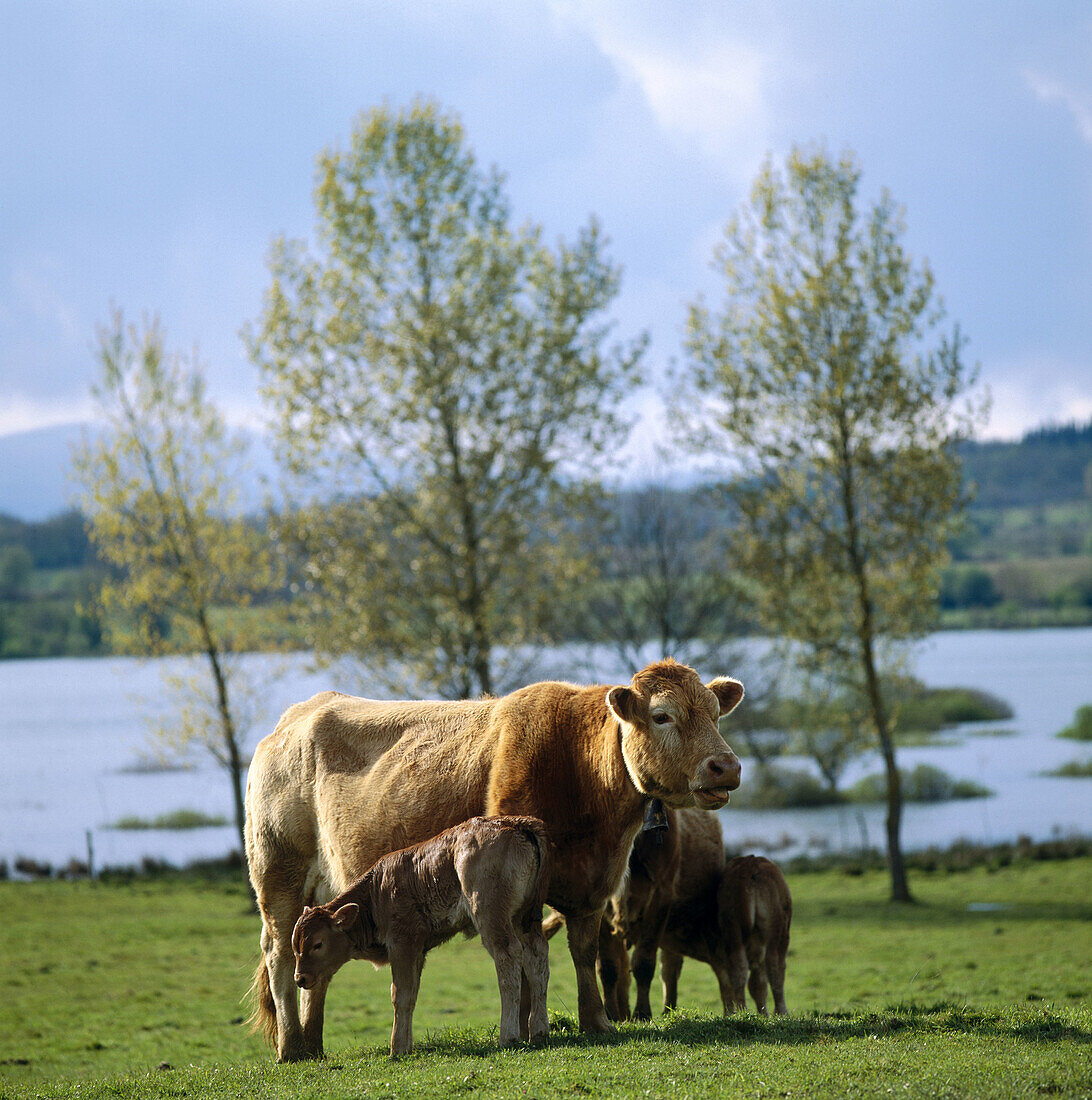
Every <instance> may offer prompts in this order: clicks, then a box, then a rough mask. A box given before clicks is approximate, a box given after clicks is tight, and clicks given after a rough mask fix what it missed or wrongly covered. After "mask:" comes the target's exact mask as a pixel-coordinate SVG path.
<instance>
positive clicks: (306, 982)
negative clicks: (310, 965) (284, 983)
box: [296, 974, 314, 989]
mask: <svg viewBox="0 0 1092 1100" xmlns="http://www.w3.org/2000/svg"><path fill="white" fill-rule="evenodd" d="M313 984H314V983H313V982H312V981H311V979H310V978H308V977H307V975H306V974H297V975H296V985H298V986H299V987H300V989H310V988H311V986H312V985H313Z"/></svg>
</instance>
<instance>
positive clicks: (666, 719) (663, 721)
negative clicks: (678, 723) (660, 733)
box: [652, 711, 675, 726]
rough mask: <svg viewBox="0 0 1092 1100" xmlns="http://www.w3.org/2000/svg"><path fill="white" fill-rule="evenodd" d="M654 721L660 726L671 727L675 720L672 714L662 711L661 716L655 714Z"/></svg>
mask: <svg viewBox="0 0 1092 1100" xmlns="http://www.w3.org/2000/svg"><path fill="white" fill-rule="evenodd" d="M652 721H653V722H655V723H656V725H658V726H670V725H671V723H672V722H674V721H675V719H674V718H672V717H671V715H670V714H666V713H665V712H663V711H661V712H660V713H659V714H654V715H653V716H652Z"/></svg>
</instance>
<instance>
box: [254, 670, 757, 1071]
mask: <svg viewBox="0 0 1092 1100" xmlns="http://www.w3.org/2000/svg"><path fill="white" fill-rule="evenodd" d="M742 697H743V685H742V684H740V683H739V681H738V680H732V679H729V678H727V677H721V678H718V679H715V680H712V681H710V683H709V684H703V683H702V681H701V680H700V679H699V677H698V675H697V673H696V672H694V670H693V669H690V668H687V667H686V666H685V665H680V664H677V663H676V662H674V661H670V660H668V661H660V662H657V663H656V664H653V665H649V666H648V667H647V668H645V669H642V670H641V671H640V672H638V673H636V674H635V675H634V677H633V679H632V681H631V682H630V684H629V685H628V686H615V687H609V686H606V685H601V686H595V687H577V686H575V685H573V684H565V683H542V684H532V685H530V686H529V687H526V688H522V689H520V690H519V691H515V692H512V694H510V695H506V696H503V697H502V698H499V699H478V700H473V701H466V702H379V701H376V700H372V699H357V698H352V697H350V696H346V695H339V694H337V693H336V692H326V693H324V694H321V695H316V696H315V697H314V698H313V699H310V700H308V701H307V702H305V703H299V704H297V705H296V706H293V707H290V708H289V709H288V710H287V711H286V712H285V713H284V715H283V716H282V717H281V720H280V722H279V723H278V724H277V728H276V729H275V730H274V731H273V733H271V734H270V735H269V736H268V737H266V738H264V739H263V740H262V741H261V742H260V743H259V744H258V747H257V749H256V750H255V753H254V759H253V762H252V763H251V766H250V773H249V777H248V780H247V796H246V806H247V816H246V841H247V843H246V849H247V862H248V864H249V868H250V881H251V883H252V884H253V886H254V892H255V894H256V896H257V899H258V905H259V908H260V909H261V913H262V939H261V946H262V957H261V960H260V962H259V965H258V969H257V971H256V972H255V975H254V984H253V987H252V988H253V994H254V1001H255V1013H254V1021H255V1024H256V1026H257V1027H259V1028H260V1029H261V1030H263V1031H264V1032H265V1034H266V1035H267V1036H268V1037H269V1039H270V1040H272V1041H273V1042H274V1043H275V1044H276V1047H277V1057H278V1059H279V1060H280V1061H294V1060H297V1059H300V1058H315V1057H321V1055H322V1021H323V1009H324V1003H325V994H326V986H325V985H324V984H322V983H319V984H317V985H316V986H314V987H313V988H311V989H308V990H304V991H303V993H302V994H299V996H298V1001H297V990H296V988H295V985H294V984H293V980H292V976H293V969H292V967H293V952H292V929H293V928H294V927H295V924H296V921H297V920H298V919H299V916H300V914H301V913H302V912H303V907H304V905H305V904H306V905H314V904H316V902H323V901H325V900H327V899H328V898H330V897H332V896H333V895H334V894H337V893H339V892H340V891H342V890H344V889H345V887H346V886H348V885H349V883H351V882H353V881H355V880H356V879H357V878H359V877H360V876H361V874H362V873H363V872H364V871H366V870H367V869H368V868H369V867H371V865H372V864H373V863H374V862H375V861H376V860H377V859H379V858H380V857H381V856H383V855H386V854H387V853H388V852H393V851H396V850H398V849H400V848H405V847H408V846H409V845H411V844H415V843H418V842H419V841H422V840H424V839H425V838H426V837H431V836H435V835H436V834H437V833H440V832H442V831H443V830H444V829H447V828H450V827H451V826H452V825H456V824H458V823H459V822H461V821H466V820H467V819H469V818H471V817H477V816H488V817H495V816H497V815H500V814H519V815H527V816H532V817H538V818H541V819H542V821H543V823H544V825H545V829H546V835H547V836H548V837H549V839H550V842H551V843H552V844H553V845H554V847H555V849H556V855H555V858H554V860H553V870H552V872H551V875H550V884H549V888H548V893H547V900H548V901H549V903H550V904H551V905H552V906H553V907H554V908H555V909H557V910H559V911H560V912H561V913H563V914H564V916H565V918H566V922H567V924H568V932H569V950H570V952H571V953H572V957H573V962H574V963H575V964H576V979H577V1007H578V1011H579V1016H580V1026H581V1028H582V1029H583V1030H585V1031H597V1030H606V1029H609V1027H610V1024H609V1022H608V1021H607V1018H606V1014H605V1013H604V1011H603V1001H602V999H601V997H600V994H599V988H598V984H597V982H596V978H595V963H596V954H597V944H598V938H599V927H600V919H601V917H602V915H603V910H604V907H605V906H606V903H607V900H608V899H609V898H610V897H611V896H612V895H613V894H614V893H616V892H617V890H618V887H619V883H620V882H621V880H622V877H623V874H624V872H625V869H626V860H627V859H628V857H629V851H630V848H631V847H632V845H633V838H634V837H635V836H636V834H637V830H638V829H639V828H640V825H641V816H642V813H643V809H644V806H645V804H646V803H647V802H648V800H649V799H650V798H653V797H656V798H660V799H662V800H663V801H664V802H665V803H666V804H667V805H670V806H679V807H681V806H694V805H697V806H699V807H701V808H702V809H704V810H713V809H717V808H719V807H721V806H723V805H725V803H726V802H727V801H728V795H729V791H732V790H735V789H736V787H738V786H739V780H740V765H739V760H738V758H737V757H736V755H735V753H733V752H732V751H731V749H729V748H728V746H727V745H726V744H725V743H724V741H723V739H722V738H721V736H720V733H719V732H718V722H719V720H720V719H721V718H723V717H724V716H725V715H726V714H728V713H729V712H730V711H731V710H732V709H733V708H734V707H735V706H736V704H737V703H738V702H739V701H740V699H741V698H742ZM301 1017H302V1019H301Z"/></svg>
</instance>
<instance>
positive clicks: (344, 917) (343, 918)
mask: <svg viewBox="0 0 1092 1100" xmlns="http://www.w3.org/2000/svg"><path fill="white" fill-rule="evenodd" d="M359 916H360V906H359V905H357V904H356V903H355V902H351V901H347V902H346V903H345V904H344V905H343V906H342V907H341V908H340V909H339V910H338V911H337V912H336V913H334V914H333V916H332V917H331V918H330V919H331V920H332V921H333V922H334V927H335V928H340V929H341V930H342V932H344V931H346V930H347V929H349V928H352V926H353V925H354V924H355V923H356V918H357V917H359Z"/></svg>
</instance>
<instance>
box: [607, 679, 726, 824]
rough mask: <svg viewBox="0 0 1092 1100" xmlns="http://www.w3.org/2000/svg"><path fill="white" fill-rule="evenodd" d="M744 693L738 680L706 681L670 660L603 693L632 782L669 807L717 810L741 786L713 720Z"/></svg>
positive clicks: (721, 715)
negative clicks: (615, 722) (616, 725)
mask: <svg viewBox="0 0 1092 1100" xmlns="http://www.w3.org/2000/svg"><path fill="white" fill-rule="evenodd" d="M742 698H743V685H742V684H741V683H740V682H739V681H738V680H732V679H730V678H729V677H727V676H721V677H718V678H717V679H716V680H713V681H711V682H710V683H709V684H703V683H702V682H701V679H700V678H699V676H698V674H697V673H696V672H695V671H694V670H693V669H692V668H687V666H686V665H680V664H678V663H676V662H675V661H672V660H666V661H659V662H657V663H656V664H653V665H649V666H648V668H645V669H642V670H641V671H640V672H638V673H637V675H636V676H634V677H633V681H632V683H631V685H630V686H629V687H614V688H611V689H610V691H608V692H607V706H608V707H609V708H610V711H611V713H612V714H613V715H614V716H615V718H617V719H618V722H619V724H620V725H621V729H622V756H623V758H624V759H625V762H626V770H627V771H628V772H629V777H630V779H631V780H633V784H634V786H635V787H636V788H637V789H638V790H639V791H640V792H641V793H642V794H647V795H652V796H654V797H656V798H660V799H662V800H663V801H664V802H666V803H667V804H668V805H669V806H674V807H676V808H681V807H683V806H695V805H696V806H699V807H701V808H702V809H703V810H715V809H718V808H719V807H721V806H724V805H725V804H726V803H727V802H728V792H729V791H734V790H735V789H736V788H737V787H738V786H739V776H740V767H739V757H737V756H736V754H735V753H734V752H732V750H731V749H730V748H729V747H728V746H727V745H726V744H725V742H724V740H723V738H722V737H721V736H720V733H719V732H718V730H717V723H718V722H719V721H720V719H721V718H723V717H724V716H725V715H727V714H728V713H730V712H731V711H732V710H733V709H734V708H735V706H736V705H737V704H738V703H739V701H740V699H742Z"/></svg>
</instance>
